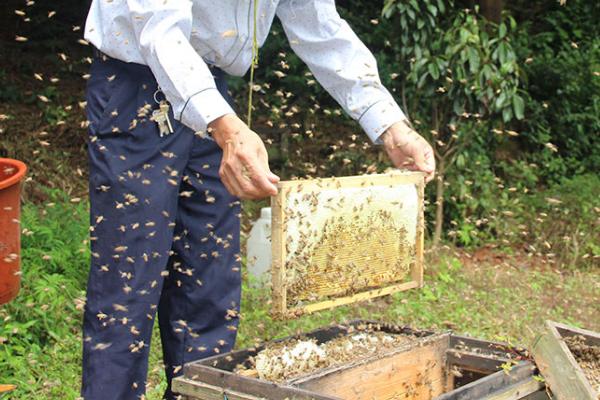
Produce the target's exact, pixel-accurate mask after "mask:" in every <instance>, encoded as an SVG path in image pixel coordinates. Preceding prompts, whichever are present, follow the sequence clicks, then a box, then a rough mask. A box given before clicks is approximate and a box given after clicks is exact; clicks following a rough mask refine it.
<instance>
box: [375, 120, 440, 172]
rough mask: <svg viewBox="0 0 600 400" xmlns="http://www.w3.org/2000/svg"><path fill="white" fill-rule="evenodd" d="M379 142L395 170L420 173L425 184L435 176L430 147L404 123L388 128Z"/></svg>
mask: <svg viewBox="0 0 600 400" xmlns="http://www.w3.org/2000/svg"><path fill="white" fill-rule="evenodd" d="M381 140H382V141H383V145H384V147H385V150H386V152H387V154H388V156H389V157H390V160H391V161H392V163H393V164H394V166H395V167H396V168H406V169H409V170H411V171H421V172H424V173H425V174H426V176H425V180H426V182H430V181H431V180H432V179H433V176H434V175H435V157H434V154H433V149H432V148H431V145H430V144H429V143H428V142H427V140H425V139H424V138H423V136H421V135H419V134H418V133H417V132H415V130H414V129H412V128H411V127H410V126H409V125H408V123H407V122H406V121H400V122H397V123H395V124H393V125H392V126H390V127H389V128H388V129H387V130H386V131H385V132H384V133H383V135H381Z"/></svg>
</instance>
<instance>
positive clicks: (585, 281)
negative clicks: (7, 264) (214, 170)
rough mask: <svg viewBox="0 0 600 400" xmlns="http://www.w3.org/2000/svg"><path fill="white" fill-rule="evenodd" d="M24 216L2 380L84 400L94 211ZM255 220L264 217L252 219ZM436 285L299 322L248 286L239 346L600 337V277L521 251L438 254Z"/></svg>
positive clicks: (3, 329)
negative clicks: (335, 336) (578, 331)
mask: <svg viewBox="0 0 600 400" xmlns="http://www.w3.org/2000/svg"><path fill="white" fill-rule="evenodd" d="M50 197H51V201H52V203H46V204H45V206H42V207H41V206H36V205H33V204H26V205H25V206H24V209H23V217H22V227H23V229H24V235H23V242H22V246H23V258H22V259H23V271H24V274H23V288H22V291H21V293H20V295H19V297H18V298H17V299H16V300H15V301H14V302H13V303H11V304H10V305H8V306H5V307H3V308H2V309H0V321H2V323H1V324H0V377H1V379H2V383H14V384H17V385H18V387H19V388H18V390H17V391H16V392H14V393H13V394H12V395H11V396H12V397H7V398H11V399H21V398H27V399H48V398H52V399H71V398H76V397H77V396H78V392H79V383H80V373H81V370H80V354H81V342H80V338H81V330H80V323H81V312H82V305H83V298H84V289H85V280H86V275H87V269H88V259H89V251H88V249H87V247H88V246H87V236H88V233H87V232H88V229H87V221H88V216H87V205H86V204H85V203H84V202H76V203H73V202H71V201H70V200H69V199H68V198H67V197H65V196H64V195H61V194H60V193H54V194H52V195H51V196H50ZM252 212H254V211H252ZM428 265H429V268H428V269H427V271H426V274H425V280H426V285H425V287H424V288H423V289H421V290H411V291H408V292H404V293H399V294H396V295H394V296H390V297H386V298H383V299H379V300H376V301H372V302H370V303H365V304H361V305H360V306H359V307H349V306H347V307H342V308H339V309H337V310H334V311H324V312H320V313H318V314H315V315H311V316H305V317H302V318H300V319H298V320H294V321H290V322H282V321H273V320H271V318H270V317H269V314H268V307H269V293H268V290H266V289H250V288H248V287H247V286H246V285H245V287H244V289H245V290H244V294H243V301H242V322H241V326H240V331H239V335H238V342H237V346H238V347H246V346H249V345H252V344H254V343H255V342H260V341H263V340H268V339H272V338H275V337H282V336H285V335H289V334H293V333H296V332H302V331H306V330H309V329H313V328H317V327H320V326H323V325H327V324H330V323H333V322H343V321H345V320H349V319H353V318H364V319H374V320H383V321H390V322H394V323H399V324H404V325H411V326H413V327H417V328H433V329H441V330H445V329H449V328H451V329H453V330H454V331H456V332H459V333H463V334H467V335H472V336H477V337H482V338H487V339H500V340H509V341H511V342H514V343H519V344H523V345H529V344H530V343H531V341H532V339H533V338H534V336H535V335H536V333H538V332H539V331H540V329H541V327H542V324H543V321H544V320H545V319H553V320H557V321H561V322H566V323H569V324H574V325H577V326H582V327H587V328H590V329H593V330H600V320H598V318H597V316H598V315H599V314H600V304H599V303H598V301H597V299H598V298H600V273H599V272H598V270H597V269H592V270H589V269H585V270H582V271H578V270H568V271H560V270H558V269H555V268H550V267H548V266H547V265H545V264H543V263H541V262H539V260H536V259H535V258H531V257H526V256H524V255H522V254H519V252H514V254H512V255H507V254H506V253H498V252H497V251H495V250H490V249H480V250H477V251H475V252H466V251H458V250H456V249H448V250H447V251H445V252H443V253H442V254H436V256H435V257H433V256H432V255H429V257H428ZM157 333H158V332H157V329H155V332H154V338H153V342H152V344H151V359H150V374H149V379H148V390H147V392H148V399H160V398H161V395H162V392H163V390H164V387H165V383H164V375H163V373H162V367H161V349H160V341H159V339H158V335H157Z"/></svg>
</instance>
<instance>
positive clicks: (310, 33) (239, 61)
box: [85, 0, 405, 142]
mask: <svg viewBox="0 0 600 400" xmlns="http://www.w3.org/2000/svg"><path fill="white" fill-rule="evenodd" d="M254 1H258V4H257V7H258V16H257V41H258V43H259V46H260V45H262V44H263V43H264V42H265V40H266V38H267V35H268V33H269V30H270V28H271V25H272V23H273V19H274V18H275V16H277V17H278V18H279V19H280V21H281V23H282V25H283V28H284V31H285V33H286V35H287V38H288V40H289V42H290V45H291V47H292V49H293V50H294V52H295V53H296V54H297V55H298V56H299V57H300V58H301V59H302V60H303V61H304V62H305V63H306V64H307V65H308V67H309V68H310V70H311V72H312V73H313V74H314V76H315V78H316V79H317V80H318V81H319V83H321V85H323V87H324V88H325V89H326V90H327V91H328V92H329V93H330V94H331V95H332V96H333V97H334V98H335V100H336V101H337V102H338V103H339V104H340V105H341V106H342V108H343V109H344V110H345V112H346V113H348V115H350V116H351V117H352V118H353V119H355V120H357V121H358V122H359V123H360V125H361V126H362V128H363V129H364V130H365V132H366V133H367V135H368V136H369V137H370V138H371V140H373V141H374V142H378V138H379V136H380V135H381V134H382V133H383V132H384V131H385V130H386V129H387V128H388V127H389V126H390V125H392V124H393V123H395V122H398V121H401V120H403V119H404V118H405V117H404V114H403V113H402V111H401V110H400V107H399V106H398V104H397V103H396V102H395V101H394V99H393V97H392V96H391V94H390V93H389V92H388V91H387V90H386V89H385V88H384V87H383V86H382V84H381V81H380V79H379V74H378V71H377V64H376V61H375V58H374V57H373V55H372V54H371V52H370V51H369V50H368V49H367V48H366V47H365V45H364V44H363V43H362V42H361V41H360V39H359V38H358V37H357V36H356V34H355V33H354V32H353V31H352V29H351V28H350V26H349V25H348V24H347V23H346V21H344V20H343V19H342V18H340V16H339V14H338V13H337V11H336V8H335V2H334V0H254ZM253 8H254V3H253V1H252V0H212V1H211V0H93V1H92V6H91V9H90V12H89V15H88V17H87V22H86V27H85V38H86V39H87V40H88V41H90V42H91V43H92V44H93V45H94V46H96V48H98V49H99V50H100V51H102V52H103V53H105V54H107V55H109V56H111V57H114V58H116V59H119V60H121V61H125V62H134V63H139V64H144V65H148V66H149V67H150V69H151V70H152V72H153V74H154V76H155V78H156V80H157V82H158V84H159V86H160V88H161V90H162V91H163V92H164V94H165V96H166V98H167V100H169V102H170V103H171V105H172V107H173V112H174V115H175V118H176V119H178V120H180V121H181V122H182V123H183V124H185V125H187V126H188V127H190V128H191V129H193V130H194V131H205V130H206V128H207V125H208V124H209V123H210V122H211V121H213V120H215V119H216V118H218V117H220V116H222V115H225V114H228V113H234V111H233V110H232V109H231V107H230V106H229V105H228V104H227V102H226V101H225V99H224V98H223V97H222V96H221V95H220V93H219V92H218V91H217V90H216V86H215V81H214V78H213V76H212V74H211V72H210V70H209V69H208V65H207V64H211V65H214V66H216V67H218V68H220V69H222V70H224V71H225V72H227V73H228V74H231V75H237V76H242V75H244V74H245V73H246V72H247V71H248V69H249V68H250V65H251V62H252V39H253V29H254V13H253Z"/></svg>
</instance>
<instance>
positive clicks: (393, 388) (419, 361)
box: [298, 335, 449, 400]
mask: <svg viewBox="0 0 600 400" xmlns="http://www.w3.org/2000/svg"><path fill="white" fill-rule="evenodd" d="M448 341H449V340H448V335H444V336H439V337H436V338H435V339H434V340H432V341H428V342H427V343H426V344H423V343H413V345H412V347H409V348H407V349H406V350H405V351H401V352H397V353H394V354H391V355H386V356H384V357H379V358H374V359H370V360H369V361H367V362H361V363H359V364H356V365H353V366H349V367H348V366H343V367H340V368H338V369H336V370H332V371H327V372H324V373H319V374H315V375H314V376H313V377H308V378H305V379H304V380H303V381H302V382H301V383H299V384H298V385H299V386H300V387H301V388H304V389H307V390H311V391H314V392H319V393H323V394H327V395H331V396H337V397H340V398H343V399H345V400H371V399H378V400H387V399H402V398H411V399H414V400H418V399H423V400H425V399H431V398H432V397H433V396H437V395H439V394H441V393H443V392H445V391H446V390H447V389H448V388H447V386H446V384H447V382H448V381H447V379H446V378H447V376H446V372H445V351H446V349H447V348H448Z"/></svg>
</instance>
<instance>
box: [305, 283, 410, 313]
mask: <svg viewBox="0 0 600 400" xmlns="http://www.w3.org/2000/svg"><path fill="white" fill-rule="evenodd" d="M417 287H419V283H418V282H416V281H411V282H406V283H399V284H397V285H391V286H387V287H384V288H381V289H374V290H369V291H366V292H361V293H357V294H354V295H352V296H345V297H340V298H338V299H334V300H324V301H320V302H318V303H314V304H309V305H307V306H304V307H299V308H298V309H297V310H296V311H294V313H295V315H302V314H310V313H313V312H315V311H321V310H325V309H328V308H334V307H340V306H344V305H347V304H352V303H356V302H359V301H365V300H370V299H374V298H377V297H381V296H386V295H389V294H392V293H396V292H400V291H403V290H408V289H413V288H417Z"/></svg>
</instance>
